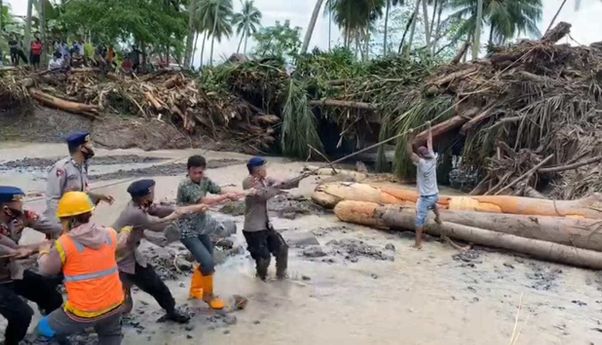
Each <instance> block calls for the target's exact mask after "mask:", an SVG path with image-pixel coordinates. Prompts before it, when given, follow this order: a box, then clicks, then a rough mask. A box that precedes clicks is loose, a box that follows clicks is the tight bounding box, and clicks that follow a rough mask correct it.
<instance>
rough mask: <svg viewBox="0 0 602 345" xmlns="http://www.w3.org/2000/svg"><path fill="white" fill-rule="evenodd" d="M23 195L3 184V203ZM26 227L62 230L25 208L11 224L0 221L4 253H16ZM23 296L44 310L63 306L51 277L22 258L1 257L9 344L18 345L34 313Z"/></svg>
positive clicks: (1, 302) (1, 303)
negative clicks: (30, 267) (30, 266)
mask: <svg viewBox="0 0 602 345" xmlns="http://www.w3.org/2000/svg"><path fill="white" fill-rule="evenodd" d="M23 196H24V193H23V191H22V190H21V189H19V188H16V187H4V186H0V204H3V203H7V202H11V201H18V200H20V199H21V198H22V197H23ZM26 227H30V228H33V229H35V230H38V231H40V232H44V233H49V232H56V231H57V230H59V229H58V228H57V226H56V224H55V223H53V222H48V221H47V220H45V219H43V217H39V216H38V215H36V214H35V213H33V212H30V211H24V212H23V214H22V215H21V216H20V217H18V218H17V219H14V220H13V221H11V222H9V223H2V222H0V256H9V255H12V254H14V252H15V250H17V249H18V248H19V244H18V242H19V240H20V238H21V234H22V231H23V229H24V228H26ZM19 296H20V297H24V298H26V299H28V300H30V301H33V302H35V303H36V304H37V305H38V307H39V308H40V310H42V311H43V312H44V313H49V312H51V311H53V310H55V309H57V308H59V307H60V306H61V304H62V303H63V298H62V297H61V294H60V293H58V292H57V291H56V288H55V285H54V284H52V282H51V281H50V280H48V279H46V278H43V277H42V276H40V275H39V274H37V273H34V272H32V271H30V270H28V269H25V268H24V267H23V262H22V261H20V260H17V259H13V258H10V257H6V258H0V314H1V315H2V316H4V317H5V318H6V319H7V320H8V326H7V327H6V331H5V335H4V338H5V340H4V342H5V344H6V345H13V344H18V343H19V341H21V339H23V337H24V336H25V334H26V332H27V328H28V327H29V323H30V322H31V317H32V315H33V310H32V309H31V308H30V307H29V305H28V304H27V302H25V301H24V300H23V299H21V298H20V297H19Z"/></svg>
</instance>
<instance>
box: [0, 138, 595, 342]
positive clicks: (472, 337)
mask: <svg viewBox="0 0 602 345" xmlns="http://www.w3.org/2000/svg"><path fill="white" fill-rule="evenodd" d="M60 150H64V145H63V144H58V145H54V144H45V145H35V144H27V145H21V144H15V143H4V144H0V157H2V160H3V161H5V162H8V161H15V160H17V159H23V158H26V157H29V158H39V159H50V158H53V157H56V156H58V155H59V152H60ZM198 152H199V149H190V150H172V151H156V152H148V153H144V152H141V151H139V150H119V151H113V150H99V157H98V160H97V161H96V164H95V166H93V167H92V170H93V172H94V173H95V174H109V173H112V172H115V171H120V170H123V171H126V172H122V173H120V175H118V176H116V177H118V178H122V177H123V178H125V179H124V180H111V181H108V180H106V181H105V180H100V179H97V180H95V181H94V182H93V184H92V188H97V189H99V190H101V191H103V192H104V193H109V194H111V195H113V196H114V197H115V198H116V202H115V204H114V205H112V206H108V205H104V204H101V205H99V207H98V208H97V210H96V214H95V215H94V219H95V221H97V222H101V223H103V224H111V223H112V222H113V221H114V220H115V219H116V217H117V215H118V214H119V212H120V211H121V209H122V208H123V207H124V205H125V203H127V201H128V196H127V193H126V191H125V188H126V187H127V184H128V183H129V179H127V177H128V176H129V175H128V172H127V170H132V169H133V170H136V169H143V170H144V169H148V168H149V167H150V166H154V165H161V164H162V163H165V162H168V161H169V160H174V159H183V160H185V158H186V157H187V156H188V155H190V154H192V153H198ZM204 153H205V155H206V156H207V158H208V160H209V162H210V164H214V163H211V162H212V161H219V160H232V161H230V162H229V163H228V164H225V165H222V166H221V167H218V166H217V165H213V168H212V169H210V170H209V171H208V174H209V176H210V177H211V178H212V179H214V180H215V181H216V182H217V183H218V184H220V185H224V186H227V187H226V188H232V189H236V190H240V186H241V181H242V179H243V178H244V177H245V175H246V168H245V166H244V164H243V163H242V162H244V159H246V158H247V157H246V156H244V155H240V154H235V153H228V152H204ZM116 155H133V156H138V157H151V158H148V159H150V160H144V159H146V158H142V160H141V161H140V159H141V158H131V157H130V158H129V159H132V160H138V161H136V163H129V162H122V163H116V164H113V163H115V162H114V161H111V160H112V159H113V158H102V157H107V156H116ZM126 157H127V156H126ZM103 159H106V160H105V161H103ZM120 159H121V158H120ZM156 159H160V160H156ZM270 160H271V164H270V166H269V169H270V174H271V175H272V176H274V177H276V178H285V177H289V176H292V175H294V174H296V173H298V172H299V171H301V170H302V169H303V166H304V164H303V163H298V162H290V161H286V160H283V159H278V158H274V159H270ZM99 162H100V163H99ZM101 163H102V164H101ZM179 163H180V164H181V161H180V162H179ZM11 164H12V163H11ZM15 164H16V165H18V164H17V163H15ZM40 165H42V164H40ZM126 165H127V166H126ZM19 169H21V170H19ZM146 171H148V170H146ZM153 173H155V171H153ZM168 175H169V176H168ZM182 177H183V171H180V172H177V176H171V175H170V174H167V175H162V174H157V175H156V176H154V178H155V179H156V181H157V191H156V193H157V199H158V200H161V201H164V202H173V199H174V196H175V191H176V187H177V184H178V182H179V181H180V179H181V178H182ZM0 179H1V180H2V184H5V183H6V184H17V185H19V186H21V187H23V188H25V189H26V190H27V191H28V192H31V191H43V190H44V189H45V187H44V186H45V180H44V178H43V177H41V176H40V175H38V172H37V171H36V170H35V169H22V167H20V166H14V167H11V168H7V169H4V170H0ZM120 181H121V182H120ZM316 181H317V180H316V179H315V178H313V177H312V178H308V179H306V180H304V181H302V183H301V186H300V188H298V189H295V190H292V191H291V192H290V193H288V194H285V195H281V196H279V197H278V198H277V199H275V200H273V201H271V202H270V207H271V216H272V221H273V224H274V226H275V228H276V229H278V230H279V231H281V233H282V234H283V236H284V237H285V238H286V239H287V242H288V243H289V246H290V250H289V253H290V259H289V267H290V269H289V275H290V279H288V280H286V281H276V280H275V279H274V278H273V275H274V268H273V266H272V268H271V271H270V274H271V278H270V279H269V281H268V282H262V281H259V280H257V279H256V278H255V277H254V266H253V262H252V260H251V259H250V258H249V255H248V254H247V253H246V251H245V242H244V239H243V237H242V234H241V232H240V230H241V224H242V221H243V216H242V215H241V214H242V213H241V212H242V206H241V204H240V203H237V204H231V205H226V206H224V207H223V208H220V209H216V210H214V211H212V214H213V215H214V216H215V217H218V218H219V219H222V220H231V221H233V222H234V223H235V224H236V225H237V227H238V229H237V232H236V233H235V235H233V236H229V237H228V238H227V240H229V241H227V242H226V243H223V244H222V246H221V247H220V249H219V250H216V257H217V260H218V262H220V264H219V265H218V266H217V273H216V289H217V292H218V293H219V294H220V295H221V296H223V297H224V298H225V299H226V300H227V301H229V303H230V304H231V305H233V304H234V296H235V295H241V296H244V297H245V298H247V299H248V305H247V307H246V309H244V310H233V309H234V308H233V309H231V310H228V311H226V312H224V313H217V312H213V311H210V310H209V309H208V308H207V307H206V306H205V305H204V304H203V303H201V302H198V301H190V300H187V292H188V290H187V289H188V284H189V280H190V269H191V262H190V256H189V255H188V254H187V252H186V250H185V249H184V248H183V247H182V246H181V244H178V243H172V244H170V245H168V246H166V247H160V246H156V245H155V244H153V243H160V241H155V240H156V239H154V238H153V243H151V242H148V241H144V242H143V244H142V249H143V251H144V253H145V254H146V255H147V256H148V257H149V258H150V259H151V261H152V262H153V264H154V265H155V266H156V267H157V271H159V274H160V275H161V276H163V277H164V278H165V280H166V282H167V284H168V286H169V287H170V289H171V291H172V293H173V295H174V297H175V298H176V301H177V303H178V305H179V307H180V308H181V309H182V310H184V311H186V312H188V313H189V314H190V315H192V320H191V322H190V323H189V324H188V325H174V324H172V323H169V322H157V320H159V319H160V318H161V316H162V315H163V312H162V311H161V310H160V308H159V307H158V305H157V303H156V302H155V301H154V300H153V299H152V297H150V296H148V295H146V294H145V293H143V292H141V291H135V292H134V300H135V306H134V310H133V312H132V314H131V315H130V316H128V317H127V318H126V319H125V320H124V333H125V341H124V344H140V343H143V342H144V343H147V344H150V345H155V344H157V345H159V344H160V345H163V344H175V343H178V344H182V345H188V344H190V345H192V344H198V343H206V344H228V345H237V344H245V345H246V344H249V343H262V344H283V345H284V344H286V345H290V344H308V345H309V344H311V345H315V344H329V343H332V342H337V341H338V342H341V341H342V342H345V343H346V344H378V345H382V344H396V345H397V344H400V343H404V344H406V343H407V344H432V345H435V344H437V345H439V344H442V343H444V344H448V345H465V344H504V345H505V344H511V343H512V337H513V333H514V335H515V337H516V334H518V339H517V340H516V342H514V344H529V345H531V344H535V345H550V344H575V345H577V344H583V345H591V344H602V274H601V273H600V272H593V271H589V270H584V269H578V268H574V267H568V266H563V265H557V264H551V263H547V262H542V261H537V260H533V259H530V258H528V257H524V256H517V255H513V254H511V253H507V252H500V251H495V250H491V249H487V248H480V247H476V248H474V249H472V250H470V251H468V252H466V253H459V252H458V251H456V250H455V249H453V248H451V247H450V246H448V245H447V244H445V243H442V242H440V241H438V239H436V238H432V237H430V238H429V239H428V241H427V242H426V243H425V248H424V249H423V250H421V251H417V250H414V249H413V248H411V244H412V242H413V233H410V232H387V231H380V230H374V229H370V228H366V227H362V226H356V225H351V224H343V223H340V222H338V221H337V220H336V218H335V217H334V215H332V213H330V212H328V211H325V210H322V209H320V208H318V207H316V206H315V205H313V204H311V202H309V201H308V197H309V195H310V193H311V191H312V190H313V188H314V187H315V184H316ZM27 207H30V208H32V209H34V210H38V211H42V210H43V209H44V201H43V199H41V198H39V197H32V198H29V199H28V200H27ZM25 235H26V236H25V240H26V241H34V240H35V239H36V238H37V234H35V233H33V232H30V231H27V233H26V234H25ZM34 309H35V308H34ZM34 323H35V320H34ZM4 325H5V322H4V320H1V319H0V327H3V326H4ZM32 331H33V327H32V328H30V332H32ZM29 337H30V338H32V337H33V335H30V336H29ZM93 339H94V336H92V337H84V338H82V337H80V338H76V339H74V340H76V343H79V344H87V343H90V341H91V340H93Z"/></svg>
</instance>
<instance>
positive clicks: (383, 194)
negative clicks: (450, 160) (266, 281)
mask: <svg viewBox="0 0 602 345" xmlns="http://www.w3.org/2000/svg"><path fill="white" fill-rule="evenodd" d="M417 199H418V193H417V192H416V190H415V189H413V188H410V187H401V186H399V185H396V184H391V183H354V182H331V183H324V184H321V185H318V186H317V187H316V189H315V190H314V192H313V194H312V200H313V201H314V202H315V203H317V204H319V205H321V206H323V207H326V208H333V207H335V206H336V205H337V204H338V203H340V202H342V201H345V200H353V201H367V202H374V203H378V204H400V205H406V206H412V207H413V205H415V204H416V201H417ZM438 204H439V206H440V207H441V208H443V209H450V210H456V211H476V212H483V213H505V214H521V215H534V216H556V217H579V218H590V219H602V194H599V193H598V194H593V195H591V196H589V197H585V198H581V199H576V200H549V199H538V198H527V197H518V196H510V195H491V196H489V195H475V196H460V195H458V196H453V195H440V197H439V201H438Z"/></svg>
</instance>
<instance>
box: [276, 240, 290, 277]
mask: <svg viewBox="0 0 602 345" xmlns="http://www.w3.org/2000/svg"><path fill="white" fill-rule="evenodd" d="M287 267H288V247H286V246H282V247H281V248H280V250H279V252H278V255H277V256H276V278H278V279H286V269H287Z"/></svg>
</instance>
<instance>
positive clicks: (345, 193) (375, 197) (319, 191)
mask: <svg viewBox="0 0 602 345" xmlns="http://www.w3.org/2000/svg"><path fill="white" fill-rule="evenodd" d="M311 199H312V200H313V202H315V203H316V204H318V205H320V206H322V207H325V208H333V207H335V206H336V204H338V203H339V201H342V200H362V201H370V202H375V203H380V204H402V203H404V201H403V200H400V199H397V198H395V197H394V196H392V195H389V194H387V193H383V192H382V191H381V190H380V189H379V188H376V187H373V186H370V185H367V184H362V183H348V182H337V183H326V184H321V185H318V186H317V187H316V189H315V190H314V192H313V193H312V195H311Z"/></svg>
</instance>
